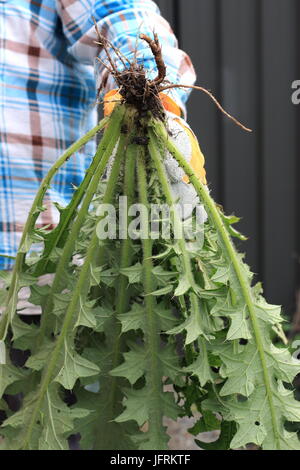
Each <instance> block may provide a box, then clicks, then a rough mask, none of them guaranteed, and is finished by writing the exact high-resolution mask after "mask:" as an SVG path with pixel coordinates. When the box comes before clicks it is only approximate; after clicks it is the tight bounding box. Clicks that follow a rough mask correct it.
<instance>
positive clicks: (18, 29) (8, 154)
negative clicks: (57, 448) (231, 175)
mask: <svg viewBox="0 0 300 470" xmlns="http://www.w3.org/2000/svg"><path fill="white" fill-rule="evenodd" d="M92 16H94V17H95V18H96V20H97V22H98V25H99V29H100V31H101V33H102V34H103V35H105V36H106V37H107V38H108V39H109V40H110V41H111V42H112V43H113V44H114V45H115V46H116V47H118V48H120V50H121V52H122V53H123V54H124V55H125V56H127V57H129V58H130V57H132V54H133V53H134V52H133V51H134V49H135V45H136V37H137V35H138V33H139V31H140V30H141V31H142V32H144V33H146V34H149V35H151V34H152V32H153V28H155V31H156V32H157V33H158V36H159V38H160V40H161V42H162V44H163V54H164V58H165V61H166V64H167V66H168V77H167V78H168V79H169V80H170V81H172V82H181V83H186V84H192V83H193V82H194V80H195V74H194V69H193V66H192V64H191V61H190V59H189V57H188V56H187V55H186V54H185V53H184V52H183V51H181V50H179V49H178V47H177V41H176V38H175V37H174V35H173V33H172V31H171V29H170V26H169V25H168V23H167V22H166V21H165V20H164V19H163V18H162V17H161V16H160V14H159V10H158V8H157V6H156V5H155V3H154V2H152V1H151V0H106V1H105V0H0V93H1V94H0V164H1V181H0V254H1V255H8V256H15V254H16V251H17V247H18V243H19V240H20V236H21V232H22V227H23V225H24V223H25V221H26V217H27V214H28V211H29V209H30V206H31V203H32V200H33V198H34V195H35V193H36V191H37V189H38V187H39V185H40V183H41V180H42V178H43V177H44V175H45V173H46V172H47V171H48V170H49V168H50V167H51V165H52V164H53V163H54V162H55V160H56V159H57V158H58V157H59V156H60V154H61V153H62V152H63V151H64V150H65V149H66V148H67V147H68V146H69V145H70V144H71V143H73V142H74V141H75V140H77V139H78V138H79V137H80V136H82V135H83V134H85V133H86V132H87V131H88V130H89V129H91V128H92V127H93V126H94V125H95V122H96V118H97V116H96V107H95V99H96V80H95V75H94V63H95V57H97V55H100V57H101V58H102V59H104V54H103V51H101V50H100V49H99V46H97V45H96V44H95V43H94V41H95V39H96V36H95V32H94V27H93V21H92ZM138 49H139V51H138V60H139V61H144V64H145V67H146V68H147V70H149V75H151V74H154V73H155V70H154V69H155V64H154V61H153V57H152V56H151V52H150V50H149V48H147V47H146V45H145V44H139V48H138ZM96 64H97V76H98V80H100V79H102V78H103V75H104V73H105V69H104V68H103V67H102V68H101V66H100V67H99V65H100V64H99V62H96ZM113 86H114V84H113V83H112V82H111V80H110V79H109V80H108V82H107V85H106V87H107V89H109V88H111V87H113ZM173 96H174V97H175V98H176V99H177V101H179V102H181V103H184V102H185V101H186V99H187V96H188V92H187V91H186V90H177V91H173ZM182 106H183V107H184V105H182ZM94 145H95V144H94V142H91V143H90V144H87V145H86V146H85V148H84V149H83V150H82V151H81V152H78V154H76V155H75V156H74V157H73V158H71V159H70V161H69V162H68V163H67V164H66V165H65V166H64V168H63V169H62V170H60V172H59V173H58V175H57V177H56V178H55V180H54V183H53V185H52V186H51V188H50V189H49V191H48V193H47V198H46V200H45V206H46V207H47V210H46V211H45V212H43V213H42V215H41V218H40V220H39V223H40V224H42V225H44V224H55V223H56V222H57V218H58V214H57V212H56V209H55V207H54V206H53V204H52V202H54V201H55V202H58V203H59V204H62V205H66V204H67V203H68V202H69V200H70V198H71V196H72V192H73V188H74V185H75V186H78V185H79V184H80V182H81V181H82V178H83V176H84V172H85V170H86V168H87V166H88V165H89V163H90V159H91V157H92V155H93V152H94ZM12 263H13V261H11V260H10V259H8V258H4V257H0V268H1V269H9V268H11V267H12Z"/></svg>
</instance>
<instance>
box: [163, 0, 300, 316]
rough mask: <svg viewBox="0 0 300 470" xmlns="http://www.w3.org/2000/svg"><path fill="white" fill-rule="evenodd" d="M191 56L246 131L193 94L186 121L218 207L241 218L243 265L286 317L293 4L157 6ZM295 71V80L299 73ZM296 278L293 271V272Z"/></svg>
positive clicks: (297, 166) (210, 0) (292, 213)
mask: <svg viewBox="0 0 300 470" xmlns="http://www.w3.org/2000/svg"><path fill="white" fill-rule="evenodd" d="M157 3H158V4H159V5H160V6H161V8H162V14H163V15H164V16H165V17H166V18H167V19H168V20H169V21H170V22H171V24H172V26H173V27H175V30H176V33H177V34H179V40H180V46H181V47H182V48H183V49H184V50H185V51H186V52H187V53H188V54H189V55H190V56H191V58H192V61H193V63H194V66H195V68H196V71H197V74H198V79H197V83H198V84H200V85H203V86H205V87H206V88H208V89H210V90H212V91H213V93H214V94H215V95H216V97H217V98H219V99H220V101H221V102H222V103H223V104H224V106H225V107H226V108H227V110H228V111H229V112H231V113H232V114H234V115H235V116H236V117H238V118H239V119H240V120H241V121H242V122H244V123H246V124H248V125H249V126H250V127H252V128H253V134H245V133H244V132H242V131H241V130H240V129H238V128H237V127H235V126H234V124H232V123H230V122H229V121H228V120H226V118H224V117H223V116H221V114H220V112H219V111H218V110H217V109H216V108H215V107H214V106H213V104H212V103H211V102H210V101H209V99H208V98H207V97H206V96H205V95H202V94H201V93H200V92H199V93H198V92H196V91H194V92H193V94H192V98H191V99H190V101H189V104H188V118H189V122H190V123H191V125H192V127H193V129H194V130H195V132H196V134H197V136H198V137H199V141H200V144H201V146H202V149H203V151H204V153H205V155H206V160H207V165H206V166H207V172H208V180H209V182H210V183H211V188H212V191H213V195H214V197H215V199H216V200H217V201H218V202H220V203H221V204H223V205H224V206H225V209H226V211H227V212H232V211H233V212H235V213H236V214H237V215H241V216H242V217H243V220H242V222H241V224H240V227H241V230H242V231H243V232H245V234H247V235H248V236H249V237H250V239H249V241H248V242H247V243H246V244H243V249H244V250H245V251H247V254H248V255H247V260H248V261H249V263H250V265H251V267H252V268H254V271H255V272H257V273H258V278H259V279H260V280H263V282H264V286H265V290H266V295H267V298H268V300H270V301H271V302H274V303H282V304H283V305H284V306H285V308H286V311H287V312H290V311H292V310H293V306H294V305H293V304H294V293H295V290H296V288H297V281H298V280H297V265H298V264H299V260H298V258H299V255H298V252H297V250H298V251H299V250H300V237H299V235H300V234H299V231H300V218H299V211H298V207H299V202H300V191H298V175H297V171H298V170H299V171H300V163H299V162H298V160H299V158H298V150H300V148H299V144H300V137H298V134H299V132H297V127H298V126H297V125H298V124H299V122H300V106H298V107H296V106H294V105H292V103H291V83H292V81H293V80H295V79H299V78H300V76H299V75H300V62H299V57H298V56H297V55H299V44H298V43H297V40H298V41H299V43H300V33H298V30H297V17H298V18H299V14H300V6H299V2H298V1H297V0H285V1H283V0H243V1H241V0H188V1H186V0H160V1H158V2H157ZM298 72H299V73H298ZM299 271H300V270H299Z"/></svg>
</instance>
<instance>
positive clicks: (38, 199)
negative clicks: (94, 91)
mask: <svg viewBox="0 0 300 470" xmlns="http://www.w3.org/2000/svg"><path fill="white" fill-rule="evenodd" d="M106 124H107V119H103V120H102V121H101V122H100V123H99V124H98V125H97V126H95V127H94V128H93V129H92V130H91V131H89V132H88V133H87V134H86V135H85V136H84V137H82V138H81V139H79V140H78V141H77V142H75V143H74V144H73V145H71V146H70V147H69V148H68V149H67V150H66V151H65V152H64V153H63V155H62V156H61V157H60V158H59V159H58V160H57V161H56V162H55V163H54V165H53V166H52V167H51V168H50V170H49V172H48V173H47V175H46V176H45V178H44V179H43V181H42V184H41V186H40V188H39V190H38V192H37V194H36V196H35V198H34V201H33V204H32V207H31V209H30V212H29V215H28V218H27V221H26V223H25V227H24V230H23V234H22V238H21V241H20V245H19V249H18V253H17V256H16V261H15V265H14V268H13V274H12V280H11V284H10V288H9V291H8V294H7V301H6V305H7V308H6V310H5V312H4V313H3V316H2V318H1V322H0V340H3V339H4V338H5V336H6V333H7V328H8V325H9V323H10V322H11V319H12V317H13V315H14V314H15V310H16V307H17V296H18V291H19V286H18V280H19V276H20V273H21V271H22V267H23V263H24V259H25V256H26V252H27V251H28V250H27V249H26V250H25V248H24V243H25V241H26V237H27V235H28V233H30V232H31V231H32V230H33V228H34V226H35V223H36V220H37V218H38V216H39V214H40V211H39V207H41V206H42V204H43V199H44V196H45V194H46V191H47V190H48V188H49V185H50V183H51V181H52V179H53V177H54V175H55V174H56V173H57V171H58V170H59V168H60V167H61V166H62V165H63V164H64V163H65V162H66V161H67V160H68V159H69V158H70V157H71V156H72V155H73V154H74V153H75V152H77V151H78V150H79V149H80V148H81V147H82V146H83V145H85V144H86V143H87V142H88V141H89V140H91V139H92V138H93V137H94V136H95V135H96V134H97V132H99V131H101V130H102V129H103V128H104V126H105V125H106Z"/></svg>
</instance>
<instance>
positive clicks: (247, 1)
mask: <svg viewBox="0 0 300 470" xmlns="http://www.w3.org/2000/svg"><path fill="white" fill-rule="evenodd" d="M258 28H259V21H258V3H257V2H256V1H253V0H243V1H242V2H241V1H240V0H226V2H224V1H221V38H222V40H221V47H222V54H221V61H222V64H221V65H222V68H221V74H222V90H223V96H222V104H223V105H224V107H225V109H226V110H227V111H228V112H230V113H231V114H232V115H234V116H235V117H236V118H237V119H239V120H240V121H241V122H242V123H244V124H246V125H247V126H248V127H251V128H252V129H253V133H251V134H249V133H247V132H245V131H243V130H241V129H239V128H238V127H237V126H236V125H235V124H234V123H232V122H230V121H229V120H228V119H227V118H222V151H223V175H222V178H223V184H224V190H223V198H224V199H223V204H224V207H225V210H226V212H229V213H231V212H234V213H235V214H236V215H240V216H242V217H243V219H242V221H241V223H240V225H239V228H240V230H241V231H242V232H244V233H245V234H246V235H247V236H248V237H249V241H248V242H247V243H245V244H242V249H243V250H245V251H246V253H247V261H248V262H249V264H250V265H251V267H252V269H253V270H254V272H260V275H261V274H262V269H261V267H262V266H261V263H260V249H259V243H260V238H261V236H260V230H259V217H258V215H259V205H258V204H259V201H258V198H259V187H258V184H259V181H260V179H259V168H258V159H257V154H258V153H259V147H258V144H259V142H260V140H259V135H260V119H259V107H260V103H259V102H258V97H259V96H260V93H259V87H260V83H259V82H258V79H259V77H258V73H257V71H258V68H259V46H260V44H259V42H258V41H259V31H258Z"/></svg>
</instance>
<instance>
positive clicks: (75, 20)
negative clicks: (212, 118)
mask: <svg viewBox="0 0 300 470" xmlns="http://www.w3.org/2000/svg"><path fill="white" fill-rule="evenodd" d="M57 9H58V13H59V16H60V18H61V20H62V24H63V29H64V34H65V36H66V37H67V39H68V41H69V43H70V47H69V52H70V53H71V54H72V56H73V57H75V58H76V60H78V61H80V62H82V63H85V64H90V65H92V64H94V62H95V66H96V68H97V76H98V77H99V81H100V80H101V79H102V78H103V77H104V76H105V68H104V66H103V65H101V63H100V62H98V61H95V58H96V57H97V55H98V56H99V57H100V59H102V60H104V61H105V60H106V55H105V52H104V51H103V50H101V49H100V48H99V47H97V45H96V44H95V43H94V41H95V40H97V37H96V33H95V28H94V23H93V17H94V18H95V19H96V21H97V23H98V27H99V30H100V33H101V34H102V35H103V36H104V37H106V38H107V39H108V40H109V41H110V42H111V43H112V44H113V45H114V46H115V47H117V48H118V49H119V50H120V52H121V53H122V54H124V56H125V57H127V58H128V59H133V57H134V51H135V49H136V44H138V61H139V62H142V63H143V64H144V66H145V68H146V69H147V70H148V73H149V78H154V76H156V75H157V71H156V67H155V61H154V58H153V55H152V53H151V50H150V48H149V47H148V46H147V44H145V42H144V41H142V40H140V39H139V40H138V41H137V38H138V36H139V34H140V33H144V34H147V35H148V36H150V37H153V31H155V32H156V33H157V34H158V37H159V40H160V43H161V44H162V51H163V58H164V61H165V63H166V66H167V77H166V79H167V80H169V81H170V82H172V83H183V84H186V85H192V84H193V83H194V82H195V78H196V75H195V71H194V68H193V65H192V63H191V60H190V58H189V56H188V55H187V54H186V53H185V52H183V51H182V50H180V49H178V43H177V39H176V37H175V35H174V33H173V32H172V29H171V27H170V25H169V24H168V22H167V21H166V20H165V19H164V18H162V16H161V15H160V12H159V9H158V7H157V5H156V4H155V3H154V2H153V1H152V0H94V1H93V0H57ZM97 86H99V83H97ZM114 87H115V83H114V81H113V79H112V77H108V81H107V84H106V87H105V89H104V90H103V91H104V92H107V91H108V90H110V89H112V88H114ZM189 93H190V91H189V90H187V89H176V90H171V91H170V92H168V94H170V96H172V98H173V99H174V100H175V101H176V102H177V103H178V104H179V106H180V107H181V108H182V109H183V111H185V106H184V103H185V102H186V100H187V98H188V96H189Z"/></svg>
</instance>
